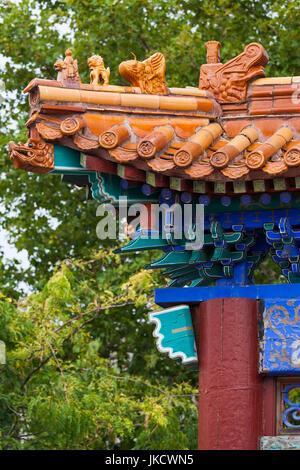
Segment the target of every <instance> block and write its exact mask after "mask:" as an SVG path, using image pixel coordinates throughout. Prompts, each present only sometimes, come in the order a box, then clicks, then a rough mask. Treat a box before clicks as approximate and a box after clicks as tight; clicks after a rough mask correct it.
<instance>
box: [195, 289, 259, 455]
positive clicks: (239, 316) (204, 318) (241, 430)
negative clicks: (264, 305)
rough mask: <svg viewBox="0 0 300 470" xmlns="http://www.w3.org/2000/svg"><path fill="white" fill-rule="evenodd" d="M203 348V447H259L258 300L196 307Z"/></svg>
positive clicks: (199, 342)
mask: <svg viewBox="0 0 300 470" xmlns="http://www.w3.org/2000/svg"><path fill="white" fill-rule="evenodd" d="M193 317H194V325H195V334H196V341H197V346H198V354H199V449H201V450H257V449H259V439H260V437H261V436H262V435H263V427H264V426H263V421H264V418H263V389H264V385H263V378H262V377H261V376H260V375H259V373H258V367H259V342H258V302H257V301H256V300H253V299H242V298H227V299H213V300H208V301H205V302H201V304H200V305H199V306H198V307H196V308H195V309H194V315H193Z"/></svg>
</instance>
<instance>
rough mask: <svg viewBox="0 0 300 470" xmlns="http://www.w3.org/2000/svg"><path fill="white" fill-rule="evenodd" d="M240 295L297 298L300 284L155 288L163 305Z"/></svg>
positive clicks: (264, 297) (157, 296)
mask: <svg viewBox="0 0 300 470" xmlns="http://www.w3.org/2000/svg"><path fill="white" fill-rule="evenodd" d="M228 297H239V298H246V299H272V298H273V299H297V298H300V284H262V285H248V286H238V285H230V286H211V287H165V288H160V289H155V302H156V303H157V304H158V305H161V306H162V307H166V306H168V305H176V304H181V303H184V304H187V303H188V304H189V303H199V302H203V301H205V300H211V299H224V298H228Z"/></svg>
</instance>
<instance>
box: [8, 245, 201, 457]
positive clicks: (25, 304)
mask: <svg viewBox="0 0 300 470" xmlns="http://www.w3.org/2000/svg"><path fill="white" fill-rule="evenodd" d="M104 267H105V270H104V269H103V268H104ZM112 270H114V271H115V272H116V271H117V272H118V276H114V278H113V279H112V277H111V273H112ZM132 273H133V274H132ZM156 284H157V280H155V279H154V278H153V277H152V276H151V275H150V274H148V273H145V272H143V271H142V270H141V265H140V262H139V260H137V262H136V263H134V266H133V269H132V265H131V264H129V263H124V262H123V260H121V258H120V256H118V255H114V254H113V253H112V252H109V251H105V252H104V251H100V252H99V253H97V254H95V255H94V256H93V258H92V259H91V260H90V261H88V262H87V261H72V260H66V261H65V262H64V263H63V264H62V265H61V266H60V267H59V268H58V269H57V270H56V271H55V273H54V275H53V276H52V277H51V278H50V279H49V281H48V282H47V283H46V284H45V286H44V288H43V289H42V291H40V292H39V293H37V294H33V295H31V297H29V298H25V299H24V300H22V301H19V303H18V304H15V303H14V302H13V301H12V300H11V299H10V298H5V297H4V296H3V295H2V298H1V299H0V339H1V340H2V341H5V343H6V347H7V365H6V366H4V367H2V370H1V373H0V429H1V431H2V448H4V449H11V448H13V449H69V450H71V449H118V448H120V449H123V450H124V449H189V448H196V436H197V412H196V406H195V397H196V393H197V389H196V388H195V385H196V383H195V380H194V379H195V373H193V372H190V373H188V372H187V371H186V369H185V368H184V367H183V366H180V365H175V363H174V362H173V361H170V360H168V359H165V358H163V357H162V356H161V355H159V354H157V351H156V348H155V345H154V342H153V339H151V332H152V330H153V327H152V326H149V324H148V322H147V314H148V313H147V312H148V311H149V309H151V303H153V299H152V298H151V296H152V293H153V288H154V287H155V285H156ZM189 378H190V379H191V380H188V379H189Z"/></svg>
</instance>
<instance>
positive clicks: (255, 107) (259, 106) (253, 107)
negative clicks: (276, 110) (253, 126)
mask: <svg viewBox="0 0 300 470" xmlns="http://www.w3.org/2000/svg"><path fill="white" fill-rule="evenodd" d="M271 110H272V100H271V99H265V100H257V101H256V100H252V101H251V103H250V106H249V114H250V115H253V114H270V113H271Z"/></svg>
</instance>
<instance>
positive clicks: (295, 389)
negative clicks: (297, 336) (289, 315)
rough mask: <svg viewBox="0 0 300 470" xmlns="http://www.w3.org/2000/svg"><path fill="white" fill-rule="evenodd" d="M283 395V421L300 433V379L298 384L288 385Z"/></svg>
mask: <svg viewBox="0 0 300 470" xmlns="http://www.w3.org/2000/svg"><path fill="white" fill-rule="evenodd" d="M299 350H300V347H299ZM299 357H300V354H299ZM282 395H283V404H284V407H285V410H284V412H283V415H282V421H283V423H284V425H285V426H286V427H287V428H288V429H293V430H294V431H298V432H299V433H300V379H299V383H297V384H295V383H294V384H290V385H287V386H286V387H285V388H284V389H283V393H282Z"/></svg>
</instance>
